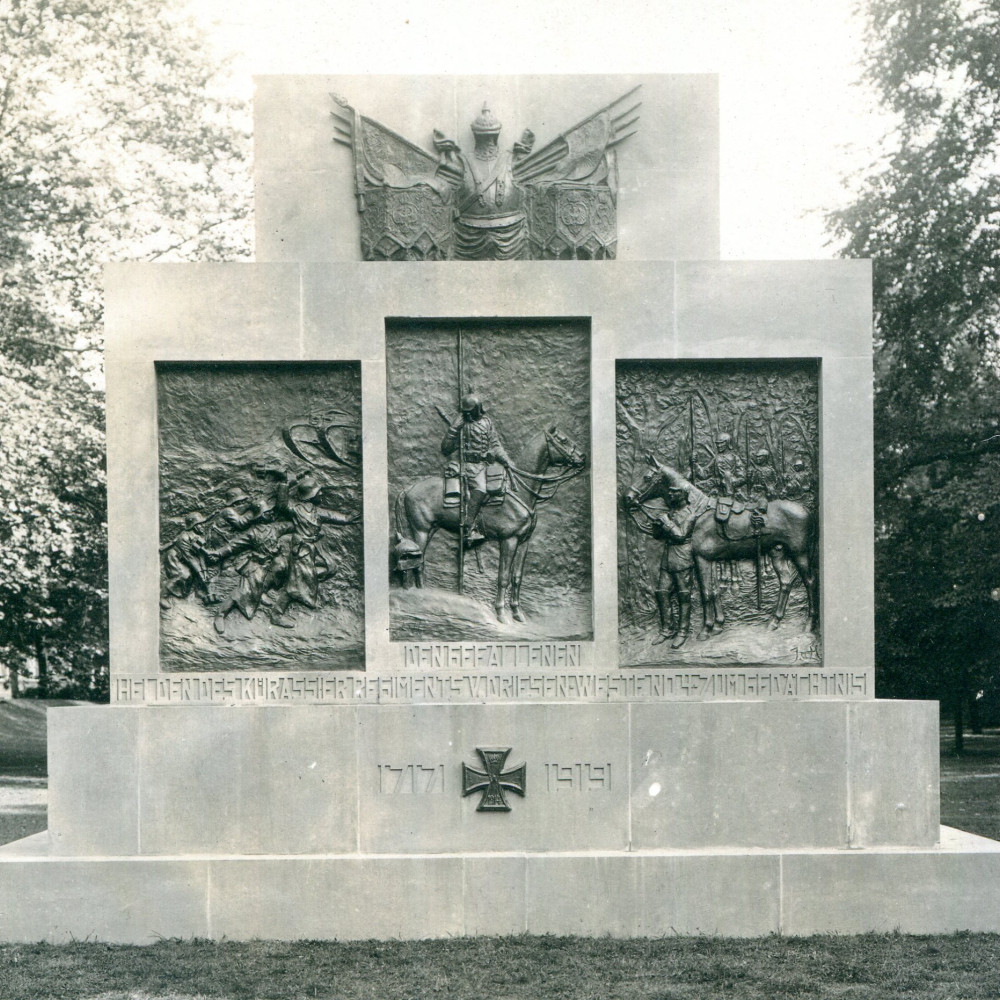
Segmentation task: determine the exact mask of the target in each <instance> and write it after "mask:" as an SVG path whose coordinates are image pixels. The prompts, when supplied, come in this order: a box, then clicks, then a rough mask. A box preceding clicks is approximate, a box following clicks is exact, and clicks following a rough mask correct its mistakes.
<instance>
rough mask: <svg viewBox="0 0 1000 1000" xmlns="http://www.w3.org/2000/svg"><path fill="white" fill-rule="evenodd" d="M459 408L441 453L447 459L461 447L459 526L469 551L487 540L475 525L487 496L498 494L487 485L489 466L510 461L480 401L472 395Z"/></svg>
mask: <svg viewBox="0 0 1000 1000" xmlns="http://www.w3.org/2000/svg"><path fill="white" fill-rule="evenodd" d="M461 407H462V414H461V416H460V417H459V418H458V419H457V420H455V421H454V423H452V424H451V426H450V427H449V428H448V430H447V431H446V432H445V435H444V440H443V441H442V442H441V451H442V453H443V454H444V455H446V456H450V455H453V454H454V453H455V452H456V451H457V450H459V447H460V446H461V459H462V475H463V477H464V478H465V484H466V487H467V488H468V491H469V500H468V503H467V504H466V507H465V519H464V521H463V522H462V526H463V528H464V530H465V544H466V546H467V547H470V546H473V545H478V544H480V543H481V542H484V541H485V540H486V536H485V535H484V534H483V531H482V525H481V524H480V523H479V522H478V518H479V511H480V509H481V508H482V506H483V503H484V501H485V500H486V497H487V496H488V494H490V493H491V492H497V491H496V490H495V489H494V488H491V487H492V486H493V484H492V483H489V482H487V472H488V469H489V466H491V465H495V464H499V465H502V466H504V467H506V466H508V465H510V458H509V457H508V456H507V451H506V449H505V448H504V446H503V443H502V442H501V440H500V435H499V434H498V433H497V429H496V426H495V425H494V423H493V421H492V419H491V418H490V417H489V416H488V415H487V414H486V412H485V410H484V409H483V404H482V403H481V402H480V400H479V397H478V396H476V395H474V394H473V393H469V394H468V395H466V396H463V397H462V403H461ZM501 488H502V486H501Z"/></svg>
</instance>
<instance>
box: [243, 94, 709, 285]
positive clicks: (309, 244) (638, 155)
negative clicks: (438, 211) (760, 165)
mask: <svg viewBox="0 0 1000 1000" xmlns="http://www.w3.org/2000/svg"><path fill="white" fill-rule="evenodd" d="M640 84H641V87H642V89H641V90H640V91H639V93H638V94H637V95H636V98H635V100H641V101H642V107H641V108H640V115H641V118H640V120H639V122H638V132H637V133H636V134H635V135H633V136H631V137H630V138H628V139H627V140H626V141H625V142H623V143H622V144H621V145H620V146H619V147H617V149H618V171H619V177H620V181H619V188H618V258H619V259H620V260H674V259H699V258H706V259H712V258H716V257H718V255H719V131H718V80H717V78H716V77H714V76H707V75H706V76H699V75H688V76H679V75H678V76H665V75H622V76H597V75H592V76H581V75H572V74H564V75H558V76H555V75H553V76H540V75H539V76H521V77H509V76H507V77H505V76H489V77H487V76H471V77H461V76H449V77H442V76H423V77H413V76H409V77H401V76H326V77H324V76H280V77H279V76H262V77H257V79H256V94H255V97H254V184H255V192H256V195H255V219H256V253H257V259H258V260H262V261H279V260H280V261H358V260H360V259H361V250H360V244H359V232H360V223H359V220H358V213H357V202H356V199H355V196H354V162H353V158H352V154H351V151H350V150H349V149H347V148H345V147H343V146H339V145H337V144H335V143H334V141H333V137H334V134H335V133H334V131H333V120H332V118H331V117H330V115H331V112H333V111H334V110H335V109H337V105H336V104H335V102H334V101H333V99H332V97H331V94H339V95H341V96H342V97H344V98H345V99H346V100H347V101H349V103H350V104H351V105H352V106H353V107H354V108H356V109H357V110H358V112H359V113H361V114H363V115H365V116H366V117H368V118H373V119H375V120H376V121H379V122H381V124H383V125H385V126H387V127H388V128H389V129H391V130H392V131H394V132H396V133H397V134H399V135H401V136H403V137H404V138H406V139H408V140H410V141H411V142H413V143H415V144H416V145H418V146H420V147H421V148H423V149H425V150H426V151H427V152H429V153H431V154H432V155H433V153H434V150H433V145H432V137H431V133H432V131H433V129H435V128H437V129H440V130H441V131H442V132H444V134H445V135H446V136H448V137H449V138H451V139H454V140H455V141H457V142H458V144H459V145H460V146H462V147H463V149H465V150H466V151H468V150H470V149H471V145H472V142H471V139H472V137H471V134H470V132H469V125H470V123H471V122H472V119H473V118H475V117H476V115H477V114H478V113H479V111H480V110H481V108H482V106H483V102H484V101H485V100H488V101H489V102H490V107H491V108H492V110H493V112H494V113H495V114H496V116H497V117H498V118H499V119H500V121H501V122H502V123H503V126H504V127H503V131H502V132H501V134H500V145H501V148H506V147H509V146H510V145H511V144H512V143H513V142H514V141H515V140H516V139H518V138H519V137H520V135H521V132H522V131H523V130H524V129H525V128H530V129H532V130H533V131H534V132H535V137H536V143H535V148H536V149H541V148H542V147H543V146H544V145H545V144H546V143H547V142H548V141H549V140H551V139H553V138H555V137H556V136H557V135H558V134H559V133H560V132H564V131H566V130H568V129H569V128H571V127H572V126H574V125H576V124H577V123H578V122H580V121H581V120H582V119H583V118H585V117H586V116H587V115H589V114H591V113H592V112H594V111H597V110H598V109H599V108H601V107H604V106H605V105H606V104H608V103H609V102H611V101H613V100H615V99H616V98H618V97H620V96H621V95H622V94H624V93H626V92H627V91H629V90H631V89H632V88H633V87H635V86H637V85H640ZM631 103H632V102H631V101H630V102H629V103H627V104H626V105H625V108H627V107H630V106H631ZM623 110H624V108H623ZM598 266H604V262H601V264H599V265H598Z"/></svg>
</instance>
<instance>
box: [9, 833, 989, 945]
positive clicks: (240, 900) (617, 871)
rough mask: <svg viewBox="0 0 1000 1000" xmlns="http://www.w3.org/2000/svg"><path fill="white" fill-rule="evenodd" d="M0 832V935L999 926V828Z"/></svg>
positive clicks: (742, 932)
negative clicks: (269, 836) (745, 845)
mask: <svg viewBox="0 0 1000 1000" xmlns="http://www.w3.org/2000/svg"><path fill="white" fill-rule="evenodd" d="M46 840H47V838H46V836H45V835H44V834H39V835H36V836H34V837H30V838H27V839H26V840H24V841H19V842H17V843H14V844H11V845H8V846H6V847H3V848H0V940H5V941H25V942H28V941H39V940H46V941H50V942H60V941H69V940H72V939H81V938H90V939H96V940H102V941H109V942H122V943H137V944H142V943H148V942H151V941H153V940H156V939H158V938H163V937H179V938H191V937H200V938H210V939H221V938H228V939H230V940H246V939H250V938H270V939H286V940H292V939H338V940H351V939H355V940H357V939H366V938H387V937H398V938H432V937H454V936H464V935H475V934H486V935H500V934H520V933H528V934H576V935H585V936H590V935H604V934H610V935H613V936H618V937H640V936H654V937H655V936H661V935H665V934H712V935H725V936H759V935H764V934H773V933H780V934H789V935H807V934H819V933H842V934H856V933H862V932H866V931H894V930H899V931H903V932H906V933H917V934H931V933H946V932H951V931H959V930H971V931H990V932H997V931H1000V898H998V897H997V895H996V893H995V892H993V891H992V886H995V885H996V880H997V878H998V877H1000V843H998V842H995V841H991V840H987V839H985V838H983V837H977V836H973V835H971V834H965V833H962V832H961V831H957V830H950V829H948V828H946V827H942V828H941V830H940V846H938V847H933V848H919V849H917V848H910V849H898V848H873V849H861V850H786V851H766V850H756V851H754V850H741V851H736V850H702V851H696V850H686V851H636V852H624V851H591V852H559V853H548V854H540V853H533V852H502V853H492V854H489V853H479V854H474V853H467V852H462V853H450V854H425V855H400V854H380V855H370V856H360V855H345V854H340V855H335V854H316V855H304V856H299V857H277V856H268V857H262V856H258V857H238V856H221V855H220V856H211V855H196V856H173V857H166V856H165V857H158V858H149V857H123V856H108V857H66V856H57V855H55V854H53V853H52V852H51V849H50V846H49V845H48V844H47V842H46Z"/></svg>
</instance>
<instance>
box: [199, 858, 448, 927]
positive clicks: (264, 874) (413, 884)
mask: <svg viewBox="0 0 1000 1000" xmlns="http://www.w3.org/2000/svg"><path fill="white" fill-rule="evenodd" d="M210 867H211V876H212V888H211V904H212V936H213V937H218V938H223V937H225V938H228V939H230V940H237V939H240V940H244V939H246V938H247V937H260V938H264V939H269V940H283V939H295V938H301V939H305V940H320V939H333V938H336V939H338V940H344V939H358V938H362V939H363V938H425V937H454V936H457V935H460V934H462V932H463V929H464V927H463V919H462V861H461V859H460V858H456V857H454V856H453V857H449V858H442V857H428V856H425V857H419V858H398V857H396V858H389V857H377V858H361V857H354V858H343V857H341V858H324V857H315V858H287V857H272V858H266V859H249V858H244V859H232V860H228V859H217V860H213V861H212V862H211V863H210ZM431 926H433V927H434V930H433V931H431V930H430V929H429V928H430V927H431ZM248 927H253V928H255V933H254V934H252V935H250V934H247V928H248Z"/></svg>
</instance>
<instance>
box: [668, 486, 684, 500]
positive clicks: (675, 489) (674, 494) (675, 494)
mask: <svg viewBox="0 0 1000 1000" xmlns="http://www.w3.org/2000/svg"><path fill="white" fill-rule="evenodd" d="M667 497H668V498H669V499H670V501H672V502H674V503H676V502H677V501H678V500H683V501H684V502H685V503H687V499H688V491H687V490H686V489H685V488H684V487H683V486H671V487H669V488H668V489H667Z"/></svg>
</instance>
